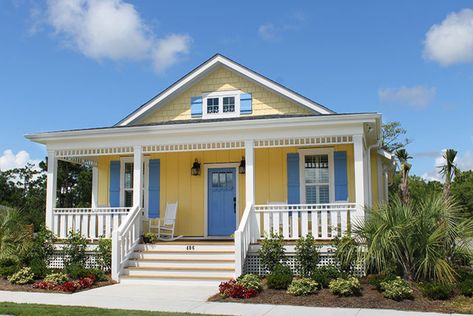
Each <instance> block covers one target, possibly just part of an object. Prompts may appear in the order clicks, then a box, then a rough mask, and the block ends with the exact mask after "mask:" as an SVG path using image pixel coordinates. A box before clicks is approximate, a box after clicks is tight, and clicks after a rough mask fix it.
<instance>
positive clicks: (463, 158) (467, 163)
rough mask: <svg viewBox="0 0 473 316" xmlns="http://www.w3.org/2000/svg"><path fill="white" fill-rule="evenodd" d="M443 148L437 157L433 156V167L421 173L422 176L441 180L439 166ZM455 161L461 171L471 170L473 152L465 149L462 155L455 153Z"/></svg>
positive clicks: (441, 163) (441, 160)
mask: <svg viewBox="0 0 473 316" xmlns="http://www.w3.org/2000/svg"><path fill="white" fill-rule="evenodd" d="M444 151H445V149H444V150H442V151H441V152H440V153H439V154H438V156H437V157H435V160H434V165H433V168H432V169H431V170H429V171H427V172H425V173H424V174H423V175H422V178H424V179H426V180H429V181H432V180H437V181H440V182H443V179H442V176H441V175H440V173H439V171H440V168H438V167H439V166H442V165H443V164H444V159H443V156H442V155H443V153H444ZM455 163H456V165H457V167H458V168H459V169H460V170H461V171H466V170H473V153H471V152H470V151H466V152H465V153H464V154H463V155H459V154H457V157H456V158H455Z"/></svg>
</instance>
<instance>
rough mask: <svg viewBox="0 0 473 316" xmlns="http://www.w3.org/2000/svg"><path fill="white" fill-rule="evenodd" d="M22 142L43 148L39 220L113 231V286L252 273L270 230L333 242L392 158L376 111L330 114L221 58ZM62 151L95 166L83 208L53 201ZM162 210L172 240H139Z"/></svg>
mask: <svg viewBox="0 0 473 316" xmlns="http://www.w3.org/2000/svg"><path fill="white" fill-rule="evenodd" d="M27 138H28V139H30V140H32V141H34V142H38V143H41V144H45V145H46V147H47V152H48V173H47V205H46V225H47V227H48V228H49V229H51V230H52V231H53V232H54V233H55V234H56V235H57V236H58V237H59V238H64V237H65V236H66V235H67V233H68V232H69V231H70V230H74V231H77V232H80V233H81V234H82V235H84V236H85V237H87V238H88V239H90V240H96V239H97V238H99V237H100V236H105V237H108V238H112V247H113V252H112V256H113V263H112V276H113V278H114V279H116V280H117V281H121V282H162V283H166V282H175V283H179V282H186V283H188V282H211V281H213V282H215V281H220V280H225V279H227V278H229V277H232V276H238V275H239V274H241V273H243V272H245V271H253V272H255V271H256V272H258V271H259V272H261V271H260V270H258V269H260V268H259V267H258V265H259V262H258V258H257V253H256V249H257V247H258V240H260V239H261V238H262V237H263V236H264V235H265V234H269V233H270V232H275V233H279V234H281V235H282V236H283V237H284V239H285V240H287V241H288V245H290V244H291V242H290V241H293V240H297V239H298V238H300V237H301V236H305V235H307V234H312V235H313V236H314V237H315V238H316V239H317V240H319V241H320V243H321V244H322V245H330V244H331V240H333V239H334V238H335V237H337V236H341V235H342V234H344V233H345V232H346V230H347V227H348V225H349V223H350V222H351V221H354V220H355V219H356V220H360V219H363V217H364V208H365V206H372V205H375V204H379V203H382V202H383V201H385V200H386V199H387V182H388V169H389V168H390V167H391V166H392V161H391V156H390V154H389V153H387V152H385V151H383V150H382V149H381V148H380V138H381V115H380V114H378V113H336V112H334V111H332V110H330V109H328V108H326V107H324V106H322V105H320V104H318V103H316V102H314V101H312V100H310V99H308V98H306V97H304V96H302V95H300V94H298V93H296V92H294V91H292V90H290V89H288V88H286V87H284V86H282V85H280V84H278V83H276V82H275V81H272V80H270V79H268V78H266V77H264V76H262V75H260V74H258V73H256V72H254V71H253V70H251V69H248V68H246V67H244V66H242V65H240V64H238V63H236V62H235V61H232V60H230V59H228V58H226V57H224V56H222V55H219V54H217V55H215V56H213V57H212V58H210V59H209V60H207V61H205V62H204V63H203V64H201V65H199V66H198V67H197V68H195V69H194V70H192V71H191V72H189V73H188V74H186V75H185V76H184V77H182V78H181V79H179V80H178V81H177V82H176V83H174V84H173V85H172V86H170V87H169V88H167V89H166V90H164V91H162V92H161V93H160V94H158V95H157V96H155V97H153V98H152V99H151V100H150V101H148V102H147V103H145V104H144V105H142V106H141V107H139V108H138V109H136V110H135V111H134V112H132V113H131V114H130V115H128V116H127V117H125V118H124V119H122V120H121V121H120V122H118V123H117V124H116V125H114V126H110V127H102V128H91V129H81V130H69V131H59V132H49V133H40V134H31V135H27ZM58 160H64V161H68V162H70V163H78V164H88V165H90V166H92V170H93V183H92V191H93V193H92V203H91V205H92V207H91V208H68V209H64V208H57V207H56V186H57V184H56V182H57V161H58ZM176 204H177V205H176ZM176 206H177V208H175V207H176ZM173 207H174V209H173ZM166 210H168V213H169V214H167V215H168V217H169V218H171V219H172V218H173V216H172V214H171V213H172V212H173V211H175V212H176V216H175V222H173V223H175V227H174V228H175V230H174V232H173V235H174V236H179V237H181V238H179V239H176V238H175V240H169V241H161V242H158V243H155V244H143V243H142V238H141V236H142V234H143V233H144V232H148V231H149V230H150V231H154V232H155V231H156V230H154V228H153V223H154V225H157V223H156V222H157V219H159V218H161V219H163V218H165V217H166ZM170 210H172V211H170ZM171 222H172V221H171ZM150 223H151V224H152V226H151V227H150V225H149V224H150ZM161 224H163V222H161ZM168 224H169V223H168ZM329 250H330V249H328V250H327V249H325V250H322V251H326V255H327V256H326V258H325V259H323V260H325V261H324V262H329V261H330V260H331V259H330V258H329V255H330V253H329V252H330V251H329ZM289 252H290V251H289ZM323 258H324V257H323ZM322 263H323V262H322Z"/></svg>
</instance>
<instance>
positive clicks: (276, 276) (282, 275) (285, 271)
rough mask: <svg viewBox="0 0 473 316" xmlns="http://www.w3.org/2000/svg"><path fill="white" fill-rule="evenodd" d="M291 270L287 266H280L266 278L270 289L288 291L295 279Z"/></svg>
mask: <svg viewBox="0 0 473 316" xmlns="http://www.w3.org/2000/svg"><path fill="white" fill-rule="evenodd" d="M293 277H294V276H293V274H292V271H291V268H289V267H288V266H286V265H283V264H278V265H276V266H275V267H274V269H273V272H271V273H270V274H268V275H267V276H266V281H267V282H268V287H269V288H270V289H275V290H286V289H287V288H288V286H289V284H291V282H292V279H293Z"/></svg>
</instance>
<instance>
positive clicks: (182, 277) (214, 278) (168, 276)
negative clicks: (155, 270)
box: [121, 275, 231, 280]
mask: <svg viewBox="0 0 473 316" xmlns="http://www.w3.org/2000/svg"><path fill="white" fill-rule="evenodd" d="M121 278H123V279H195V280H226V279H227V278H226V277H220V276H194V275H192V276H190V275H162V276H156V275H132V276H130V275H126V276H122V277H121ZM228 278H231V276H229V277H228Z"/></svg>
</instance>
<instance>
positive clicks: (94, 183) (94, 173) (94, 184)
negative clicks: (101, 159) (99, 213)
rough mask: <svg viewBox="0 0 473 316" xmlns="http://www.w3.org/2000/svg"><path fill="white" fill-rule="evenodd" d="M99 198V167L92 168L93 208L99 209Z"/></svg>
mask: <svg viewBox="0 0 473 316" xmlns="http://www.w3.org/2000/svg"><path fill="white" fill-rule="evenodd" d="M98 196H99V168H98V166H95V165H94V166H93V167H92V203H91V204H92V208H97V207H98Z"/></svg>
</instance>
